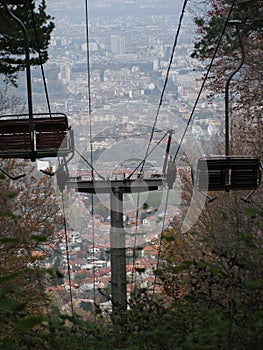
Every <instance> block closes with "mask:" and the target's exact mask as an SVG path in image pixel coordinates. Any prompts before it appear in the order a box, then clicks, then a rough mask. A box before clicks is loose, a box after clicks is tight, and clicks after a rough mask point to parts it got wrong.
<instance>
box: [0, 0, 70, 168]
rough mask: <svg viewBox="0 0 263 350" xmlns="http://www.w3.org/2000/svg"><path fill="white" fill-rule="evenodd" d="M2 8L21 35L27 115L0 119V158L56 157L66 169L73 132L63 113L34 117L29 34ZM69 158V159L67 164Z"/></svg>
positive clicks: (16, 19) (18, 20)
mask: <svg viewBox="0 0 263 350" xmlns="http://www.w3.org/2000/svg"><path fill="white" fill-rule="evenodd" d="M3 5H4V7H5V9H6V12H7V13H8V15H9V16H10V17H11V18H13V19H14V20H15V21H16V23H17V24H18V25H19V26H20V28H21V29H22V31H23V33H24V39H25V67H26V84H27V97H28V114H19V115H16V114H13V115H2V116H0V158H3V159H8V158H20V159H30V160H31V161H35V160H36V159H38V158H47V157H48V158H49V157H57V156H58V157H61V158H63V162H61V161H60V164H61V166H63V165H66V163H67V162H68V161H69V160H70V159H71V158H72V157H73V154H74V138H73V131H72V130H71V128H70V127H69V125H68V119H67V116H66V115H65V114H64V113H52V112H51V111H49V113H42V114H39V113H33V103H32V86H31V73H30V50H29V38H28V32H27V29H26V27H25V25H24V23H23V22H22V21H21V20H20V19H19V18H17V17H16V16H15V15H14V14H13V13H12V12H11V11H10V9H9V8H8V6H7V4H6V1H4V2H3ZM68 155H70V157H69V159H67V160H66V159H65V157H66V156H68ZM0 170H1V169H0Z"/></svg>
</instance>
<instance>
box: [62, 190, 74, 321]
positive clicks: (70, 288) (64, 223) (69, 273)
mask: <svg viewBox="0 0 263 350" xmlns="http://www.w3.org/2000/svg"><path fill="white" fill-rule="evenodd" d="M62 212H63V225H64V231H65V244H66V257H67V269H68V271H67V272H68V281H69V295H70V306H71V313H72V316H74V306H73V293H72V279H71V269H70V260H69V241H68V228H67V221H66V212H65V202H64V194H63V192H62Z"/></svg>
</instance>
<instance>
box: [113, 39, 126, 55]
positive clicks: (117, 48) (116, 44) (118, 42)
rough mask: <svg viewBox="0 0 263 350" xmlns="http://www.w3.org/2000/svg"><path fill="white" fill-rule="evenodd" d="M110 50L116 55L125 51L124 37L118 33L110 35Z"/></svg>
mask: <svg viewBox="0 0 263 350" xmlns="http://www.w3.org/2000/svg"><path fill="white" fill-rule="evenodd" d="M110 48H111V52H112V53H114V54H116V55H123V54H125V53H126V45H125V37H124V36H120V35H111V37H110Z"/></svg>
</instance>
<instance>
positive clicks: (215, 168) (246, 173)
mask: <svg viewBox="0 0 263 350" xmlns="http://www.w3.org/2000/svg"><path fill="white" fill-rule="evenodd" d="M261 170H262V166H261V162H260V159H259V158H257V157H241V156H240V157H238V156H217V157H204V158H201V159H199V160H198V163H197V169H196V176H195V186H196V188H197V189H198V190H199V191H230V190H255V189H256V188H257V187H258V186H259V185H260V182H261Z"/></svg>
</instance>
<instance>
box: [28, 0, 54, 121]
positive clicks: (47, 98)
mask: <svg viewBox="0 0 263 350" xmlns="http://www.w3.org/2000/svg"><path fill="white" fill-rule="evenodd" d="M29 4H30V11H31V17H32V23H33V28H34V33H35V37H36V45H37V51H38V55H39V61H40V67H41V75H42V80H43V84H44V91H45V97H46V102H47V107H48V112H49V115H50V117H51V116H52V113H51V106H50V99H49V94H48V88H47V82H46V76H45V71H44V66H43V60H42V56H41V50H40V43H39V37H38V33H37V27H36V21H35V13H34V7H33V2H32V1H30V0H29Z"/></svg>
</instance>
